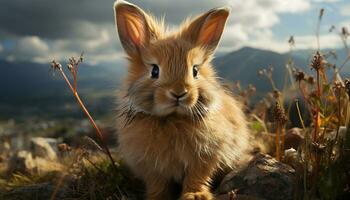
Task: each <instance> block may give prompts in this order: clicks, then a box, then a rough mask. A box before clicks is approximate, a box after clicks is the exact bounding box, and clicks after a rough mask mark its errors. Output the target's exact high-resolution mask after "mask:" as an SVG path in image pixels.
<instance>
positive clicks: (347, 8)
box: [340, 4, 350, 16]
mask: <svg viewBox="0 0 350 200" xmlns="http://www.w3.org/2000/svg"><path fill="white" fill-rule="evenodd" d="M340 14H341V15H343V16H350V4H345V5H344V6H342V7H341V9H340Z"/></svg>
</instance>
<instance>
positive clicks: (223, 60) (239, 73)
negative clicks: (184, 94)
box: [214, 47, 350, 93]
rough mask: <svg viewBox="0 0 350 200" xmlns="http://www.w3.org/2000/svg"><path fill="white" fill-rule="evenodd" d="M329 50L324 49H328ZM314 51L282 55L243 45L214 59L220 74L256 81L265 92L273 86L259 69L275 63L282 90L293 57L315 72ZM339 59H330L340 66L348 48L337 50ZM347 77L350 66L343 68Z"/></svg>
mask: <svg viewBox="0 0 350 200" xmlns="http://www.w3.org/2000/svg"><path fill="white" fill-rule="evenodd" d="M328 51H330V50H326V51H323V52H328ZM313 52H314V51H312V50H298V51H294V52H293V53H292V54H291V55H290V54H289V53H285V54H280V53H276V52H273V51H268V50H261V49H255V48H250V47H244V48H242V49H239V50H237V51H234V52H231V53H228V54H226V55H224V56H221V57H218V58H216V59H215V60H214V65H215V66H216V68H217V71H218V74H219V76H220V77H223V78H224V79H226V80H229V81H236V80H239V81H240V83H241V84H242V85H243V86H247V85H248V84H253V85H255V86H256V88H257V91H258V92H262V93H265V92H267V91H271V89H272V87H271V84H270V82H269V81H268V80H267V79H266V77H261V76H258V71H259V70H260V69H267V68H268V66H269V65H271V66H273V69H274V70H273V80H274V82H275V83H276V86H277V87H278V88H279V89H282V88H283V86H284V84H285V81H286V80H287V81H289V80H290V78H289V77H288V73H287V72H286V63H287V61H288V60H289V59H290V58H291V59H292V60H293V62H294V64H295V66H296V67H297V68H298V69H301V70H303V71H304V72H306V73H308V74H314V72H312V71H311V68H310V64H309V63H310V60H311V59H312V55H313ZM335 53H336V55H337V59H334V58H330V59H329V61H330V62H332V63H335V64H336V65H337V66H338V67H339V66H340V65H341V64H342V63H343V62H344V60H345V59H346V51H345V50H336V51H335ZM342 75H343V76H344V77H346V76H349V75H350V69H349V68H346V67H345V68H344V69H343V71H342Z"/></svg>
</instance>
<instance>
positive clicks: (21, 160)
mask: <svg viewBox="0 0 350 200" xmlns="http://www.w3.org/2000/svg"><path fill="white" fill-rule="evenodd" d="M35 167H36V163H35V160H34V159H33V156H32V153H31V152H28V151H24V150H22V151H19V152H17V153H15V154H14V155H13V156H12V157H11V158H10V160H9V163H8V170H7V171H8V172H9V173H13V172H22V173H30V172H32V171H33V170H34V169H35Z"/></svg>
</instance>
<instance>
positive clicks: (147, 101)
mask: <svg viewBox="0 0 350 200" xmlns="http://www.w3.org/2000/svg"><path fill="white" fill-rule="evenodd" d="M114 10H115V18H116V26H117V31H118V33H119V37H120V41H121V43H122V46H123V47H124V50H125V52H126V54H127V56H128V60H129V68H128V74H127V77H126V80H125V82H124V85H123V87H122V89H121V94H120V97H119V107H118V120H117V129H118V141H119V151H120V153H121V155H122V156H123V159H124V160H125V162H126V163H127V165H128V166H129V167H130V168H131V169H132V170H133V172H134V173H135V174H136V175H137V176H139V177H141V178H142V179H143V180H144V181H145V184H146V188H147V192H146V198H147V199H148V200H167V199H172V197H171V196H170V192H169V190H170V189H169V185H170V183H171V182H172V181H175V182H177V183H180V184H181V185H182V192H181V197H180V199H182V200H209V199H212V198H213V195H212V194H211V192H210V188H209V184H210V182H211V179H212V177H213V175H214V173H215V172H217V171H218V170H220V169H223V168H227V167H230V168H237V167H239V166H241V165H242V163H244V162H245V161H246V160H247V159H248V157H249V150H250V149H251V148H250V141H249V134H248V130H247V122H246V119H245V115H244V113H243V112H242V109H241V107H240V104H239V103H238V102H237V101H236V100H235V99H234V98H233V97H232V96H231V94H230V93H229V92H227V91H225V89H224V87H223V86H221V84H220V83H219V82H218V80H217V76H216V73H215V70H214V69H213V67H212V65H211V60H212V58H213V54H214V51H215V49H216V47H217V45H218V43H219V40H220V37H221V35H222V32H223V30H224V26H225V23H226V20H227V17H228V15H229V10H228V9H227V8H216V9H212V10H210V11H208V12H206V13H204V14H202V15H200V16H198V17H196V18H194V19H193V20H187V21H186V22H184V23H183V24H182V25H181V27H180V30H179V31H178V32H169V31H167V30H165V28H164V25H163V23H162V22H160V21H157V20H155V19H154V17H152V16H150V15H149V14H147V13H145V12H144V11H143V10H142V9H141V8H139V7H137V6H136V5H133V4H130V3H128V2H125V1H117V2H116V3H115V5H114Z"/></svg>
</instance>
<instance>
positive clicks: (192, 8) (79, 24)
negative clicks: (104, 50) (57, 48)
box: [0, 0, 224, 39]
mask: <svg viewBox="0 0 350 200" xmlns="http://www.w3.org/2000/svg"><path fill="white" fill-rule="evenodd" d="M130 2H132V3H135V4H137V5H139V6H140V7H142V8H144V9H145V10H150V11H152V13H154V14H155V15H156V16H162V15H164V13H167V15H166V20H167V21H168V22H170V23H173V24H176V23H179V22H180V21H182V20H183V19H184V18H185V17H186V16H187V15H188V14H190V13H198V12H200V11H205V10H208V9H210V8H212V7H215V6H221V5H224V3H222V2H223V1H213V0H202V1H186V0H176V1H173V0H152V1H151V0H150V1H144V0H143V1H142V0H130ZM113 3H114V0H8V1H2V2H1V6H0V24H1V26H0V32H3V33H6V34H7V35H8V36H30V35H37V36H39V37H40V38H47V39H59V38H67V37H68V38H76V37H79V38H91V37H96V35H97V34H98V30H96V29H98V28H97V27H98V26H105V25H112V24H113V23H114V18H113V10H112V6H113ZM3 35H4V34H3Z"/></svg>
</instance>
